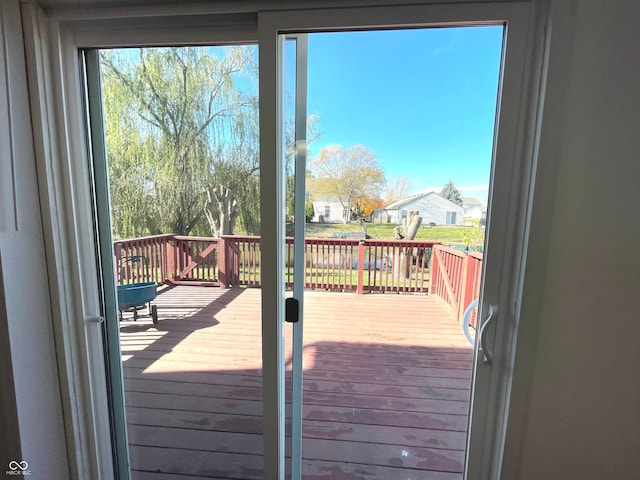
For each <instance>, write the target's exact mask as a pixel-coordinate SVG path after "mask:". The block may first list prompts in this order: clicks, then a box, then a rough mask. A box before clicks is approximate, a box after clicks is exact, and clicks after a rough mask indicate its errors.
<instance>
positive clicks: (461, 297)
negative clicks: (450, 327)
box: [457, 254, 469, 322]
mask: <svg viewBox="0 0 640 480" xmlns="http://www.w3.org/2000/svg"><path fill="white" fill-rule="evenodd" d="M468 275H469V254H465V255H464V257H463V258H462V281H461V282H460V293H458V312H457V315H458V321H460V322H462V315H463V314H464V311H465V309H466V308H467V302H468V298H467V297H468V294H467V286H468V284H469V279H468V278H467V277H468Z"/></svg>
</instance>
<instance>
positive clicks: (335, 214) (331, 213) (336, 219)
mask: <svg viewBox="0 0 640 480" xmlns="http://www.w3.org/2000/svg"><path fill="white" fill-rule="evenodd" d="M312 203H313V218H312V219H311V221H312V222H316V223H342V222H344V219H345V218H346V217H347V212H346V208H345V207H343V206H342V204H341V203H340V202H339V201H338V199H337V198H335V197H332V196H327V195H324V196H320V197H318V199H317V200H313V201H312Z"/></svg>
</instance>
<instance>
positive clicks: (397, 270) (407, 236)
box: [393, 210, 422, 279]
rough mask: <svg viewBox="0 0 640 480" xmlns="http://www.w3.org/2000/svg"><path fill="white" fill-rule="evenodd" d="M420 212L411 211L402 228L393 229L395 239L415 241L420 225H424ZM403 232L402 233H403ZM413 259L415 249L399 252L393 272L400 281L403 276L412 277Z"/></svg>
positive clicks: (403, 221)
mask: <svg viewBox="0 0 640 480" xmlns="http://www.w3.org/2000/svg"><path fill="white" fill-rule="evenodd" d="M419 213H420V212H417V211H415V210H411V211H410V212H409V213H408V214H407V216H406V217H405V218H404V219H402V227H395V228H394V229H393V234H394V237H395V238H396V239H398V240H403V239H404V240H413V239H415V238H416V235H417V233H418V229H419V228H420V224H421V223H422V217H421V216H420V215H419ZM401 230H402V232H401ZM412 257H413V249H412V248H411V249H409V248H403V249H402V251H399V252H398V253H397V254H396V255H395V256H394V259H393V271H394V276H395V277H396V278H397V279H399V278H400V276H401V275H404V278H410V277H411V259H412Z"/></svg>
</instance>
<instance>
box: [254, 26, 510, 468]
mask: <svg viewBox="0 0 640 480" xmlns="http://www.w3.org/2000/svg"><path fill="white" fill-rule="evenodd" d="M322 18H323V21H324V23H322V25H323V26H324V28H325V29H328V30H332V29H331V28H329V27H328V26H329V25H334V24H335V23H337V24H340V23H341V22H335V23H334V22H332V21H331V20H330V19H329V18H328V17H322ZM461 18H462V17H461ZM271 21H272V23H273V25H279V24H281V25H282V29H283V30H288V31H290V32H291V31H296V27H295V25H296V21H299V22H300V23H299V25H307V27H306V30H302V29H301V31H306V32H307V33H304V34H292V33H287V34H281V37H282V38H283V39H284V38H285V37H287V38H289V39H293V38H296V39H297V40H298V42H299V40H300V38H302V37H303V38H304V39H305V40H306V41H307V42H308V44H307V47H306V54H307V55H306V60H307V62H308V66H307V67H306V68H300V67H299V66H298V65H296V67H298V68H294V67H289V69H287V67H286V65H292V64H293V63H295V62H294V60H292V58H294V55H295V54H296V49H295V48H293V47H291V48H285V49H283V51H282V52H283V58H284V65H285V69H284V70H283V72H284V73H283V75H284V77H285V80H286V77H287V76H290V77H291V78H298V83H295V88H296V89H300V83H299V82H300V79H303V78H306V79H307V83H306V84H305V86H306V88H307V89H308V94H307V95H306V98H305V99H304V100H302V99H300V98H299V97H300V95H299V92H298V95H295V96H296V98H298V102H299V103H298V104H297V105H303V104H304V105H305V110H306V109H308V111H309V112H313V115H309V114H305V111H304V110H302V109H300V110H298V109H295V108H294V111H295V112H296V114H297V115H303V114H305V117H304V120H303V119H302V118H296V119H295V120H294V123H295V124H296V125H306V126H307V127H309V126H310V125H311V124H312V123H313V122H314V121H317V118H316V116H317V117H319V125H320V127H319V130H320V132H321V135H319V136H316V135H314V134H310V132H309V130H310V129H309V128H307V129H306V136H308V137H309V138H306V139H305V140H304V141H302V142H301V143H299V144H297V145H298V146H303V147H304V150H305V152H306V153H307V155H306V156H305V159H304V163H301V164H300V167H299V170H298V169H296V171H295V173H296V175H295V182H294V184H295V185H296V187H297V189H295V195H294V200H295V201H294V202H293V203H294V209H295V213H294V215H293V218H289V220H290V221H291V225H290V228H291V231H295V235H294V239H293V244H294V250H296V249H297V250H298V251H299V252H303V254H304V255H303V259H300V260H298V261H297V262H298V263H295V268H294V277H296V276H295V273H297V272H299V271H303V272H304V275H300V276H299V277H300V279H302V277H304V281H303V282H302V280H301V283H303V285H302V286H300V287H299V288H300V289H303V290H298V291H297V292H296V293H294V294H293V296H294V297H295V298H296V299H298V301H299V306H300V309H301V313H302V316H301V319H300V321H299V322H298V323H297V324H294V327H293V331H292V332H290V333H289V337H288V338H289V339H290V340H289V341H291V344H292V345H291V346H290V347H288V348H287V366H288V367H289V366H291V369H292V372H291V374H289V378H290V382H289V383H288V385H287V387H288V394H287V395H288V397H287V398H288V399H289V398H291V401H292V402H293V406H292V408H293V414H292V419H291V427H290V428H291V429H292V430H291V432H292V446H291V452H292V453H293V455H292V466H291V472H292V478H305V476H309V477H311V478H335V477H337V476H340V475H353V476H354V478H400V477H404V476H407V475H408V476H411V477H412V478H413V477H416V478H420V477H421V476H425V475H439V476H443V477H446V478H463V475H464V472H465V468H466V467H465V465H466V457H467V451H466V447H467V442H468V436H469V428H468V426H469V423H468V421H469V418H470V415H469V413H470V410H472V407H471V403H472V398H471V397H472V394H471V391H472V389H473V387H472V386H473V381H472V379H473V376H474V369H475V367H474V365H475V358H476V354H477V351H478V348H475V349H474V343H475V336H476V335H475V333H476V331H475V329H476V327H477V326H479V325H480V324H481V322H480V321H479V320H478V319H479V318H483V317H484V316H486V315H481V314H480V312H485V314H486V312H487V311H488V310H489V307H488V304H484V305H483V302H482V299H481V297H482V292H483V291H484V292H485V293H486V292H487V291H490V292H492V295H494V294H496V292H497V289H498V288H499V280H498V279H499V276H496V275H495V273H496V270H495V268H493V267H492V268H493V269H490V270H492V271H493V272H494V276H493V277H492V278H493V282H494V283H492V284H491V285H490V286H489V287H487V286H483V285H482V284H481V279H482V278H483V272H484V271H485V270H487V268H489V267H488V264H487V262H486V260H487V259H486V258H483V253H482V252H483V250H485V249H486V248H487V245H488V234H487V232H488V231H489V229H488V225H487V210H488V209H489V208H490V207H489V205H490V203H491V198H492V191H493V189H494V187H495V184H494V182H495V181H496V178H498V177H499V178H500V180H501V181H504V180H505V178H506V177H505V176H506V175H508V173H509V171H510V166H508V165H506V168H504V169H502V171H501V172H500V174H499V175H496V174H495V168H496V161H495V154H496V152H495V151H494V145H495V144H496V139H495V136H494V133H495V131H496V128H497V123H496V122H497V112H499V111H500V108H499V107H498V104H497V100H498V99H499V98H500V88H501V83H500V82H501V80H502V75H503V73H504V72H503V71H502V68H503V61H504V57H503V44H504V39H503V35H504V32H505V30H504V23H502V22H489V23H490V24H484V25H479V24H474V23H473V22H471V21H470V22H469V25H468V26H455V27H448V28H437V29H435V28H433V29H430V28H424V29H416V28H412V29H410V30H402V29H396V30H378V31H375V30H374V31H358V32H354V31H345V32H339V31H336V32H332V33H312V32H313V27H312V26H311V25H313V24H314V20H313V15H309V17H306V18H305V17H304V16H300V17H298V16H296V15H293V14H292V15H291V16H290V18H287V19H283V17H279V18H275V17H274V18H272V19H271ZM377 21H378V22H380V23H381V24H383V22H384V20H383V19H378V20H377ZM265 23H267V22H266V21H265ZM373 23H375V22H373ZM357 25H358V24H357V23H354V24H353V28H355V29H358V27H357ZM333 30H339V27H335V28H334V29H333ZM358 30H359V29H358ZM297 46H298V54H297V55H298V57H297V58H300V57H299V55H300V53H299V52H300V43H298V45H297ZM514 50H515V47H514ZM514 71H516V72H517V68H514ZM296 75H297V76H296ZM516 83H517V82H516ZM285 84H286V81H285ZM291 95H292V93H291V92H290V91H289V90H287V91H281V97H280V98H281V99H285V98H288V97H290V96H291ZM512 98H513V97H512ZM508 110H509V113H510V114H513V113H514V112H513V110H512V109H508ZM285 111H286V110H285ZM325 112H326V113H325ZM503 121H504V119H503ZM325 122H327V125H328V127H327V129H326V131H323V125H324V123H325ZM509 133H512V132H507V134H509ZM318 137H319V140H318ZM513 141H514V140H513V137H511V138H508V139H507V141H505V144H507V145H508V144H510V143H511V144H512V143H513ZM291 158H293V156H291ZM503 165H505V164H503ZM302 168H304V176H303V175H301V174H298V171H300V172H302ZM287 178H290V177H287ZM358 182H359V184H358ZM501 187H502V188H504V185H501ZM358 188H360V189H358ZM350 189H351V190H350ZM478 197H480V198H478ZM305 207H306V208H305ZM303 214H304V215H305V216H306V217H308V218H306V219H305V226H304V227H303V226H302V225H300V224H299V223H302V222H299V216H302V215H303ZM500 214H504V212H500ZM495 218H496V215H494V219H495ZM296 224H297V225H296ZM502 230H503V228H502V225H501V224H498V226H494V227H493V231H494V232H496V231H497V232H498V233H494V239H495V240H494V248H496V246H497V245H500V244H501V242H503V241H504V238H502V237H501V235H502V234H503V231H502ZM489 243H490V242H489ZM493 258H494V259H495V260H496V263H495V264H493V266H494V267H498V265H500V264H501V263H502V260H501V259H500V257H498V256H496V257H493ZM298 265H300V267H298ZM286 271H287V272H290V269H289V268H288V267H287V270H286ZM298 285H299V284H298ZM294 288H295V287H294ZM487 288H488V289H487ZM303 300H304V303H303V302H302V301H303ZM478 305H480V306H481V308H480V309H478ZM464 314H466V315H464ZM463 321H464V322H468V323H469V327H468V328H467V329H466V330H467V331H470V332H471V333H470V334H469V335H467V336H465V329H464V328H463V326H462V322H463ZM303 325H304V335H302V326H303ZM296 329H297V330H298V332H299V334H298V335H296V333H295V332H296ZM491 336H492V335H491V334H490V335H489V336H488V337H491ZM482 353H483V355H481V357H480V358H483V357H484V352H482ZM298 369H299V371H297V370H298ZM303 372H304V374H303ZM485 372H486V370H485ZM475 374H476V375H478V370H477V369H476V370H475ZM303 375H304V379H303V378H302V377H303ZM476 378H480V377H476ZM296 379H298V380H296ZM299 380H303V381H302V388H301V389H300V390H299V391H296V382H297V381H299ZM482 381H483V382H486V381H487V378H486V377H485V378H484V379H483V380H482ZM483 385H486V383H483ZM479 391H480V392H481V393H480V394H479V395H478V397H477V398H476V400H475V402H476V403H477V404H480V403H478V402H483V401H484V400H482V399H483V398H484V399H486V397H485V396H484V395H485V394H486V391H482V389H480V390H479ZM298 402H301V408H300V410H299V413H296V412H295V408H296V404H297V403H298ZM298 416H299V420H300V424H299V425H297V424H296V422H297V421H298V418H297V417H298ZM475 418H476V421H481V420H482V418H483V417H480V416H476V417H475ZM482 428H483V427H481V426H480V427H479V429H482ZM296 432H298V433H296ZM298 436H299V437H300V438H301V449H300V452H299V453H297V451H296V448H298V447H297V440H296V438H297V437H298ZM487 448H488V447H487ZM476 453H477V455H478V456H482V455H484V454H486V453H482V449H478V450H477V452H476ZM298 461H299V466H297V465H296V463H297V462H298ZM476 467H477V465H475V464H474V466H473V468H476Z"/></svg>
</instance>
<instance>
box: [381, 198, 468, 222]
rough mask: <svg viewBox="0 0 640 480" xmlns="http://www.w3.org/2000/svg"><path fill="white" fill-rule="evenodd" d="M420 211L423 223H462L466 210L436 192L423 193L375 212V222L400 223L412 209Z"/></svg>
mask: <svg viewBox="0 0 640 480" xmlns="http://www.w3.org/2000/svg"><path fill="white" fill-rule="evenodd" d="M412 210H414V211H418V212H420V216H421V217H422V224H423V225H428V224H431V223H434V224H436V225H462V224H463V222H464V210H463V208H462V207H461V206H460V205H456V204H455V203H453V202H452V201H450V200H447V199H446V198H444V197H441V196H440V195H438V194H437V193H436V192H429V193H423V194H420V195H414V196H411V197H407V198H403V199H402V200H396V201H395V202H392V203H390V204H388V205H386V206H384V207H382V208H379V209H378V210H376V211H374V212H373V215H372V222H373V223H395V224H398V225H400V224H401V223H402V219H403V218H405V217H406V216H407V214H408V213H409V212H410V211H412Z"/></svg>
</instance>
